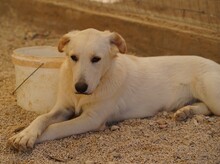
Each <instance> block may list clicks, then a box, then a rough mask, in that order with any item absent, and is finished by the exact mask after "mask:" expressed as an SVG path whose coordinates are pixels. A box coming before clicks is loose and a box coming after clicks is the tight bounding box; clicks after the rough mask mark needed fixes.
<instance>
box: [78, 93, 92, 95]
mask: <svg viewBox="0 0 220 164" xmlns="http://www.w3.org/2000/svg"><path fill="white" fill-rule="evenodd" d="M75 94H76V95H91V94H92V93H79V92H75Z"/></svg>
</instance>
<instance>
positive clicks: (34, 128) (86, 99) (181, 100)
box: [9, 29, 220, 150]
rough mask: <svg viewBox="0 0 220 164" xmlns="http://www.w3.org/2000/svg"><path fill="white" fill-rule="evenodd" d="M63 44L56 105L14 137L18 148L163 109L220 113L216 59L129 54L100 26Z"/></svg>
mask: <svg viewBox="0 0 220 164" xmlns="http://www.w3.org/2000/svg"><path fill="white" fill-rule="evenodd" d="M58 49H59V51H61V52H63V51H64V52H66V60H65V61H64V63H63V65H62V66H61V72H60V81H59V82H60V83H59V91H58V97H57V102H56V105H55V106H54V108H53V109H52V110H51V111H50V112H49V113H47V114H43V115H41V116H39V117H37V118H36V119H35V120H34V121H33V122H32V123H31V124H30V125H29V126H28V127H27V128H26V129H24V130H23V131H22V132H20V133H18V134H16V135H15V136H13V137H12V138H10V139H9V142H10V144H11V145H12V146H13V147H14V148H17V149H21V150H26V149H27V148H33V146H34V144H35V143H40V142H43V141H46V140H53V139H58V138H63V137H67V136H70V135H74V134H80V133H85V132H88V131H93V130H99V129H102V128H104V127H105V124H106V122H111V121H119V120H124V119H130V118H143V117H148V116H153V115H155V114H156V113H157V112H158V111H161V110H165V111H172V110H175V109H179V110H177V112H176V113H175V115H174V116H175V118H176V119H177V120H183V119H186V118H187V117H189V116H190V115H192V114H204V115H208V114H211V113H213V114H215V115H220V89H219V85H220V66H219V65H218V64H217V63H215V62H213V61H211V60H208V59H204V58H201V57H196V56H172V57H171V56H170V57H147V58H145V57H136V56H131V55H125V54H124V53H125V52H126V43H125V40H124V39H123V38H122V37H121V36H120V35H119V34H117V33H114V32H113V33H111V32H108V31H104V32H101V31H97V30H95V29H87V30H83V31H73V32H69V33H67V34H66V35H64V36H63V37H62V38H61V40H60V42H59V46H58ZM118 51H119V52H118ZM72 117H74V118H72ZM70 118H72V119H70Z"/></svg>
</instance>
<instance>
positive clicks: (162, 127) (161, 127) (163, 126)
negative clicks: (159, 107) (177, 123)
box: [159, 124, 167, 129]
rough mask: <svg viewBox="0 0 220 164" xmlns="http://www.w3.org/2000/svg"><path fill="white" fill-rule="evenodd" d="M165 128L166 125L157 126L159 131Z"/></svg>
mask: <svg viewBox="0 0 220 164" xmlns="http://www.w3.org/2000/svg"><path fill="white" fill-rule="evenodd" d="M166 127H167V124H163V125H159V128H160V129H164V128H166Z"/></svg>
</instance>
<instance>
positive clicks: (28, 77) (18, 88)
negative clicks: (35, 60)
mask: <svg viewBox="0 0 220 164" xmlns="http://www.w3.org/2000/svg"><path fill="white" fill-rule="evenodd" d="M43 65H44V63H41V64H40V65H39V66H38V67H37V68H36V69H35V70H34V71H33V72H32V73H31V74H30V75H29V76H28V77H27V78H26V79H24V80H23V81H22V82H21V84H19V85H18V86H17V87H16V88H15V90H14V91H13V92H12V95H14V94H15V92H16V91H17V90H18V89H19V88H20V87H21V86H22V85H23V84H24V83H25V82H26V81H27V80H28V79H29V78H30V77H31V76H32V75H33V74H34V73H35V72H37V70H38V69H40V68H41V67H42V66H43Z"/></svg>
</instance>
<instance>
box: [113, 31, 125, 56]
mask: <svg viewBox="0 0 220 164" xmlns="http://www.w3.org/2000/svg"><path fill="white" fill-rule="evenodd" d="M110 43H111V44H114V45H116V46H117V47H118V50H119V52H120V53H122V54H124V53H126V52H127V46H126V42H125V40H124V38H123V37H122V36H121V35H119V34H118V33H116V32H113V33H111V35H110Z"/></svg>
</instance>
